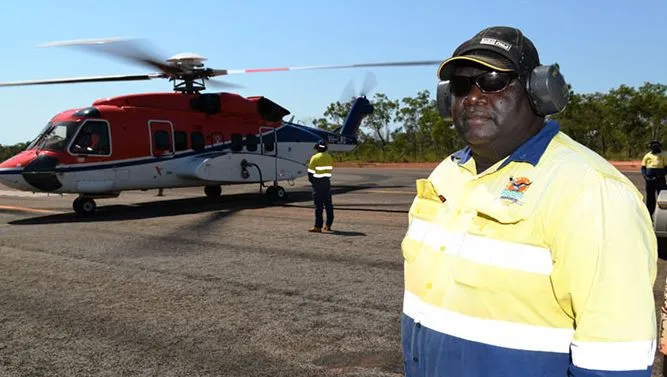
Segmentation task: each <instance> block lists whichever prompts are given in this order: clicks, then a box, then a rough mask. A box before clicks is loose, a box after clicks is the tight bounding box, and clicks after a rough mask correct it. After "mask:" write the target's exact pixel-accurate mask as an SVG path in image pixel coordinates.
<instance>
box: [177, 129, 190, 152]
mask: <svg viewBox="0 0 667 377" xmlns="http://www.w3.org/2000/svg"><path fill="white" fill-rule="evenodd" d="M174 146H175V147H176V152H178V151H184V150H186V149H188V134H187V133H186V132H185V131H174Z"/></svg>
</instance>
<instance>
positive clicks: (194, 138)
mask: <svg viewBox="0 0 667 377" xmlns="http://www.w3.org/2000/svg"><path fill="white" fill-rule="evenodd" d="M190 142H191V144H192V149H194V150H195V151H197V152H201V151H203V150H204V147H205V145H206V144H205V143H204V134H202V133H201V132H199V131H194V132H193V133H192V134H191V135H190Z"/></svg>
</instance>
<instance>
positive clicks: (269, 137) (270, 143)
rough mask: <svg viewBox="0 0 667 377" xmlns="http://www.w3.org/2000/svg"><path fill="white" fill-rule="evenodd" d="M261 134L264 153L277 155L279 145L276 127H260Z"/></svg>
mask: <svg viewBox="0 0 667 377" xmlns="http://www.w3.org/2000/svg"><path fill="white" fill-rule="evenodd" d="M259 134H260V144H261V146H262V147H261V148H262V154H263V155H267V156H275V155H276V154H277V149H278V148H277V147H278V145H277V144H276V141H277V140H276V139H277V138H276V129H275V128H272V127H260V128H259Z"/></svg>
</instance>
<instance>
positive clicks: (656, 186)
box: [641, 140, 667, 215]
mask: <svg viewBox="0 0 667 377" xmlns="http://www.w3.org/2000/svg"><path fill="white" fill-rule="evenodd" d="M649 148H650V152H648V153H646V154H645V155H644V158H643V159H642V167H641V172H642V176H643V177H644V182H645V185H646V186H645V187H646V207H647V208H648V211H649V213H651V215H652V214H653V212H654V211H655V199H656V197H657V196H658V195H659V194H660V191H661V190H664V189H665V167H667V153H665V152H663V151H662V144H660V142H659V141H657V140H653V141H651V142H650V143H649Z"/></svg>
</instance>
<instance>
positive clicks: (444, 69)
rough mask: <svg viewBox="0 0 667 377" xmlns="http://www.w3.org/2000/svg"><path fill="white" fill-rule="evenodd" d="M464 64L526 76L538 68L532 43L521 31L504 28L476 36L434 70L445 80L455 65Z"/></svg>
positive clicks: (487, 29)
mask: <svg viewBox="0 0 667 377" xmlns="http://www.w3.org/2000/svg"><path fill="white" fill-rule="evenodd" d="M464 61H468V62H473V63H477V64H481V65H483V66H485V67H488V68H491V69H493V70H496V71H499V72H511V71H514V72H518V73H519V74H522V75H528V74H529V73H530V72H531V71H532V70H533V68H535V67H537V66H538V65H540V57H539V55H538V53H537V49H536V48H535V45H533V42H531V40H530V39H528V37H526V36H525V35H523V33H522V32H521V30H519V29H517V28H513V27H508V26H493V27H489V28H486V29H484V30H482V31H480V32H479V33H477V34H476V35H475V36H474V37H472V38H471V39H469V40H467V41H465V42H463V43H462V44H461V45H460V46H459V47H457V48H456V50H454V53H453V54H452V57H451V58H448V59H447V60H445V61H443V62H442V63H441V64H440V67H439V68H438V77H439V78H440V80H445V81H446V80H449V79H450V77H451V75H452V73H454V69H455V68H456V66H457V64H458V63H461V62H464Z"/></svg>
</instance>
